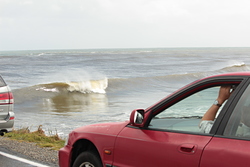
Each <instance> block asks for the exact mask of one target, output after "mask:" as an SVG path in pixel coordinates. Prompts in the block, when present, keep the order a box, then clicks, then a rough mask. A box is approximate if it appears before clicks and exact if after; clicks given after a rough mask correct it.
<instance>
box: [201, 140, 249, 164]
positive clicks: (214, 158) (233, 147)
mask: <svg viewBox="0 0 250 167" xmlns="http://www.w3.org/2000/svg"><path fill="white" fill-rule="evenodd" d="M249 142H250V141H249V140H237V139H227V138H220V137H214V138H213V140H211V142H210V143H209V145H208V146H207V147H206V148H205V150H204V154H203V155H202V158H201V165H200V166H201V167H211V166H213V167H222V166H226V167H235V166H240V167H249V157H250V152H249V150H250V144H249Z"/></svg>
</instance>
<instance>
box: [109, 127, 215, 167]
mask: <svg viewBox="0 0 250 167" xmlns="http://www.w3.org/2000/svg"><path fill="white" fill-rule="evenodd" d="M211 138H212V136H200V135H194V134H182V133H173V132H163V131H155V130H142V129H136V128H131V127H126V128H124V129H123V130H122V132H121V133H120V134H119V136H118V138H117V140H116V144H115V151H114V152H115V155H114V164H113V165H114V166H122V167H129V166H143V167H151V166H185V165H187V164H188V166H192V167H195V166H197V167H198V166H199V160H200V157H201V154H202V150H203V149H204V147H205V145H206V144H207V143H208V142H209V141H210V140H211ZM128 155H130V156H129V157H128ZM125 157H127V158H125Z"/></svg>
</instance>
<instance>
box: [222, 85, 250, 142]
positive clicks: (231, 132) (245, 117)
mask: <svg viewBox="0 0 250 167" xmlns="http://www.w3.org/2000/svg"><path fill="white" fill-rule="evenodd" d="M224 136H228V137H236V138H245V139H250V85H249V86H248V87H247V89H246V90H245V92H244V93H243V95H242V96H241V98H240V100H239V102H238V103H237V105H236V107H235V108H234V110H233V113H232V115H231V116H230V119H229V121H228V123H227V126H226V128H225V131H224Z"/></svg>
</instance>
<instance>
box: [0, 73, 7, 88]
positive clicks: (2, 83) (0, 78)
mask: <svg viewBox="0 0 250 167" xmlns="http://www.w3.org/2000/svg"><path fill="white" fill-rule="evenodd" d="M2 86H6V83H5V82H4V80H3V78H2V77H1V76H0V87H2Z"/></svg>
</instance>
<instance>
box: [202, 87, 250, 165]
mask: <svg viewBox="0 0 250 167" xmlns="http://www.w3.org/2000/svg"><path fill="white" fill-rule="evenodd" d="M245 87H246V89H245ZM243 90H244V91H243ZM238 99H239V100H238ZM249 150H250V85H249V84H248V83H247V84H246V85H245V86H244V87H243V88H242V91H241V93H239V94H238V95H237V97H236V98H235V99H234V100H233V101H232V104H231V105H230V107H229V109H228V112H227V114H226V115H225V117H224V118H223V121H222V123H221V125H220V127H219V129H218V132H217V134H216V135H215V137H213V139H212V140H211V142H209V144H208V145H207V146H206V147H205V149H204V153H203V155H202V158H201V167H210V166H213V167H223V166H226V167H235V166H240V167H249V165H250V162H249V157H250V151H249Z"/></svg>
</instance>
